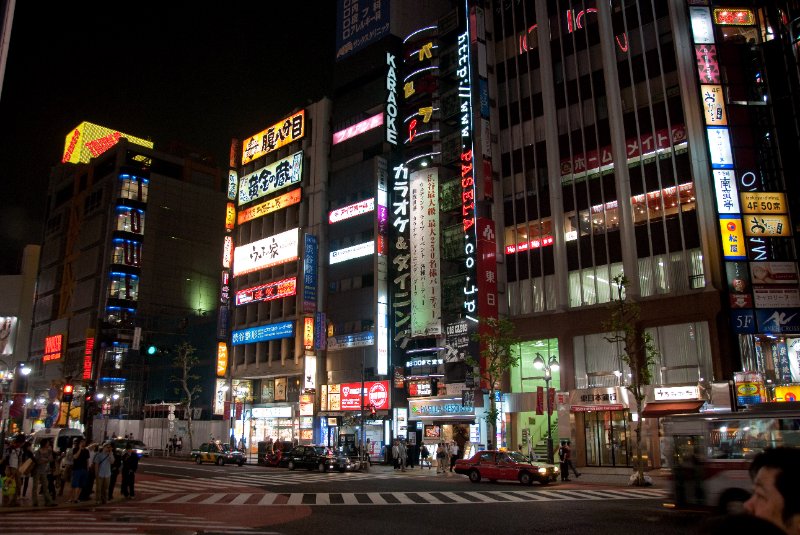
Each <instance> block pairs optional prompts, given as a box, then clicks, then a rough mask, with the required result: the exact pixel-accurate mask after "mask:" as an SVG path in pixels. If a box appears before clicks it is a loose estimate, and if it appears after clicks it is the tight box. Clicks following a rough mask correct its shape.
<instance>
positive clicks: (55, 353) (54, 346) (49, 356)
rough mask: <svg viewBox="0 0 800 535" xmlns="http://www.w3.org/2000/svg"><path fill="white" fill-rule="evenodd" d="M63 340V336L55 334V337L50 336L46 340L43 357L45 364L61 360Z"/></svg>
mask: <svg viewBox="0 0 800 535" xmlns="http://www.w3.org/2000/svg"><path fill="white" fill-rule="evenodd" d="M63 339H64V335H63V334H54V335H53V336H48V337H46V338H45V339H44V356H43V357H42V361H43V362H49V361H51V360H57V359H60V358H61V348H62V341H63Z"/></svg>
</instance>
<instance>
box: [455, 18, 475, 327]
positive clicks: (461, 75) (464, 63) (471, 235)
mask: <svg viewBox="0 0 800 535" xmlns="http://www.w3.org/2000/svg"><path fill="white" fill-rule="evenodd" d="M469 61H470V59H469V29H467V31H465V32H464V33H462V34H460V35H459V36H458V68H457V70H456V74H457V75H458V98H459V100H460V106H459V108H460V110H461V151H462V152H461V217H462V220H461V223H462V228H463V229H464V267H466V270H467V272H466V274H465V276H464V288H463V292H464V305H463V307H464V312H466V313H467V314H474V313H475V311H476V309H477V301H478V300H477V295H476V294H477V292H478V288H477V286H475V282H477V281H476V279H477V275H476V273H477V271H476V267H475V260H476V256H477V254H476V246H477V241H478V238H477V236H476V235H475V180H474V177H473V167H474V160H473V157H472V86H471V84H470V64H469Z"/></svg>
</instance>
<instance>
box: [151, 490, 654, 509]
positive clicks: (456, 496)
mask: <svg viewBox="0 0 800 535" xmlns="http://www.w3.org/2000/svg"><path fill="white" fill-rule="evenodd" d="M666 495H667V491H666V490H664V489H623V488H618V489H613V490H612V489H608V490H605V489H563V490H561V489H552V490H550V489H548V490H544V491H542V490H514V491H505V490H503V491H498V490H491V491H429V492H422V491H419V492H397V491H395V492H358V493H352V492H318V493H309V492H293V493H278V494H276V493H264V494H262V493H239V492H229V493H225V492H216V493H189V494H186V493H178V492H175V493H162V494H157V495H155V496H152V497H148V498H146V499H144V500H142V502H144V503H172V504H174V503H196V504H204V505H213V504H218V505H225V506H233V505H259V506H261V505H272V506H281V505H322V506H329V505H330V506H334V505H463V504H483V503H524V502H530V503H538V502H551V501H562V500H563V501H596V500H654V499H661V498H664V497H665V496H666Z"/></svg>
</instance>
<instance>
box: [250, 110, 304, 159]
mask: <svg viewBox="0 0 800 535" xmlns="http://www.w3.org/2000/svg"><path fill="white" fill-rule="evenodd" d="M305 119H306V111H305V110H300V111H299V112H297V113H295V114H294V115H291V116H289V117H287V118H286V119H283V120H282V121H278V122H277V123H275V124H274V125H272V126H270V127H269V128H267V129H266V130H262V131H261V132H259V133H258V134H256V135H254V136H251V137H249V138H247V139H245V140H244V143H242V150H243V152H242V165H245V164H247V163H250V162H252V161H253V160H255V159H256V158H259V157H261V156H264V155H265V154H268V153H270V152H272V151H274V150H278V149H279V148H281V147H283V146H284V145H288V144H289V143H291V142H292V141H297V140H298V139H300V138H302V137H303V136H304V135H305V133H306V131H305V128H306V120H305Z"/></svg>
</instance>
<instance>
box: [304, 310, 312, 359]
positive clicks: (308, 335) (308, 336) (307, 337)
mask: <svg viewBox="0 0 800 535" xmlns="http://www.w3.org/2000/svg"><path fill="white" fill-rule="evenodd" d="M303 349H305V350H308V351H311V350H312V349H314V318H312V317H310V316H306V317H305V318H303Z"/></svg>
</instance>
